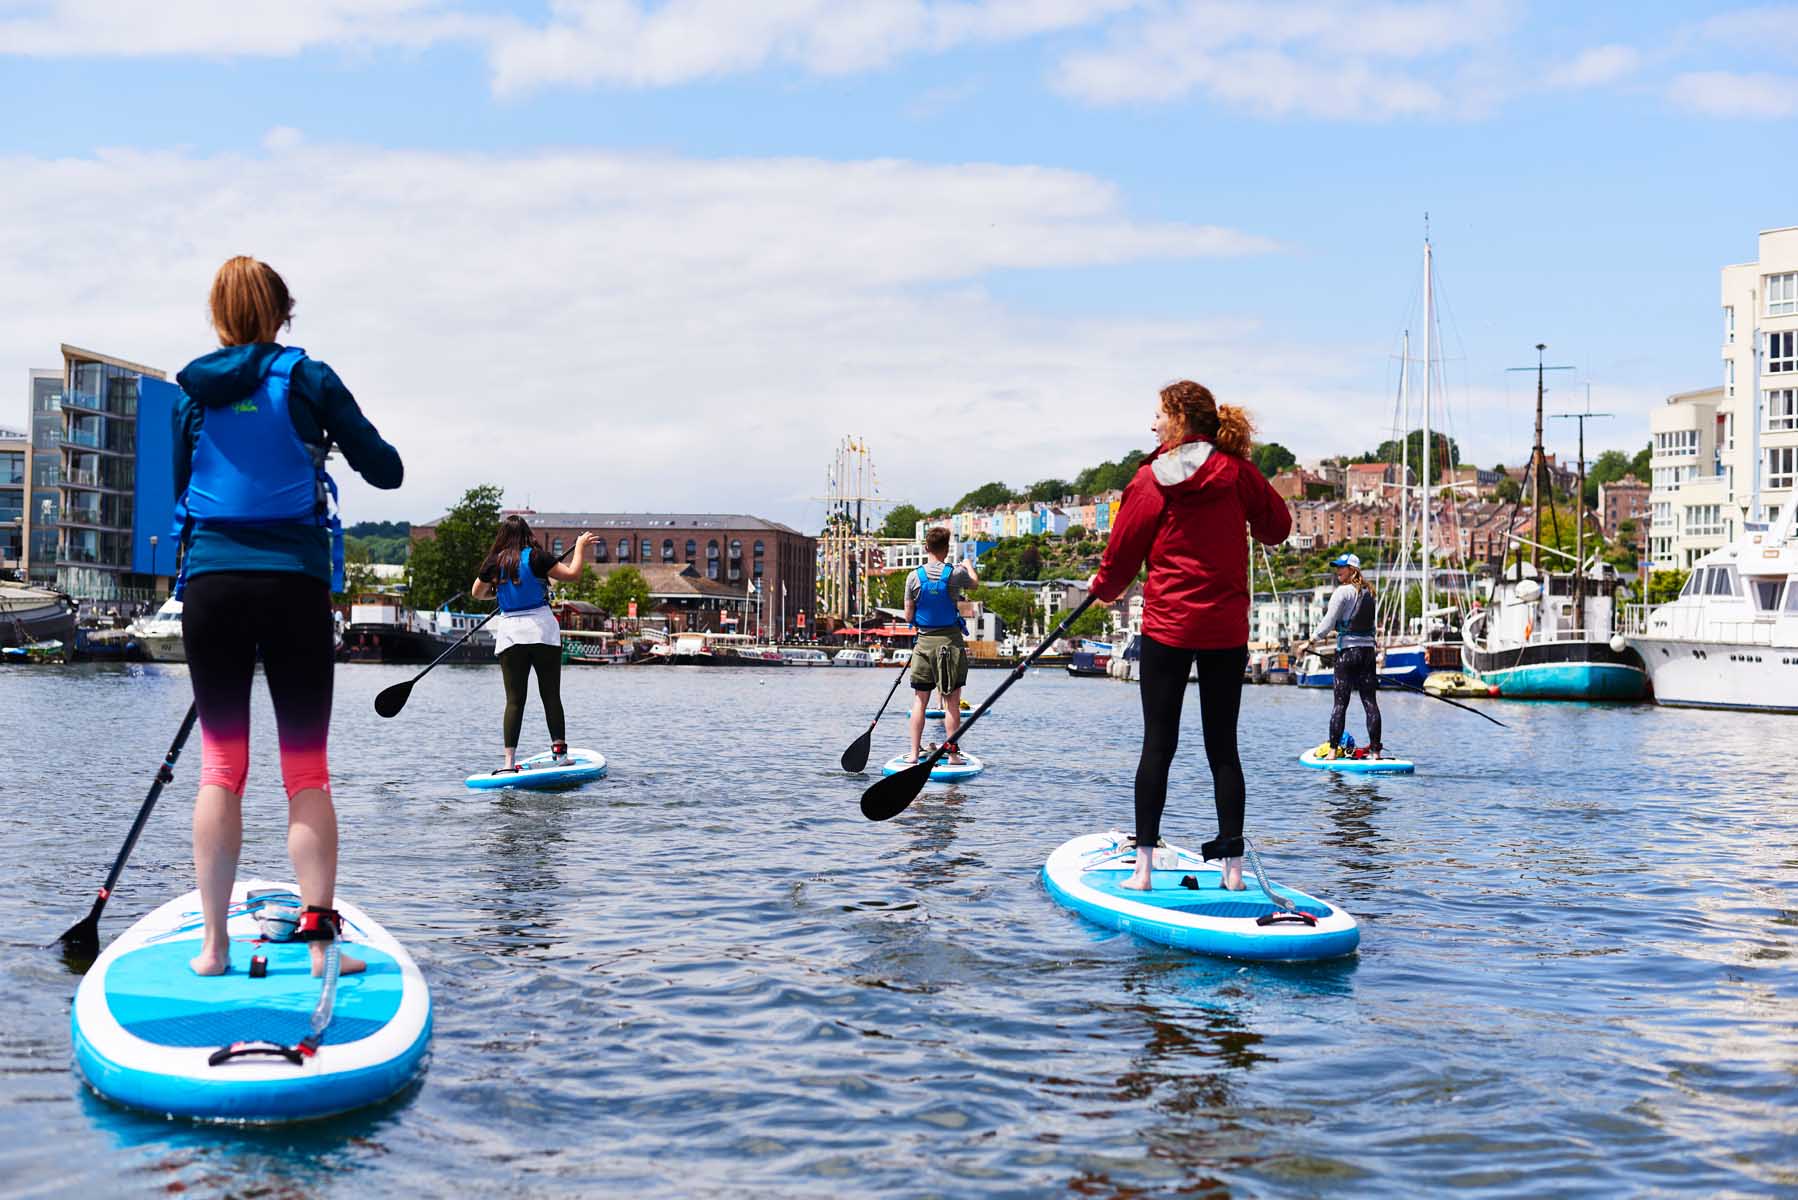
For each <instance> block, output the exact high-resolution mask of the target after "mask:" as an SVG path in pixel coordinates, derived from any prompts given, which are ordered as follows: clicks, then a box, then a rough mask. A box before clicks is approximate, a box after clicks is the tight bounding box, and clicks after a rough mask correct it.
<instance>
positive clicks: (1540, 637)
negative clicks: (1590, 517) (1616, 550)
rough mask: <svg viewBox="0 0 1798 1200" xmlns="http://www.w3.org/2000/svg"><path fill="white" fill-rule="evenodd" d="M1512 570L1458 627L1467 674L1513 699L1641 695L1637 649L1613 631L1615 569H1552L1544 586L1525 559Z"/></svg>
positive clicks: (1644, 676) (1643, 670) (1644, 673)
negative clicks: (1578, 572)
mask: <svg viewBox="0 0 1798 1200" xmlns="http://www.w3.org/2000/svg"><path fill="white" fill-rule="evenodd" d="M1509 574H1510V576H1511V577H1510V578H1506V579H1501V580H1498V581H1497V582H1496V583H1494V585H1493V588H1492V596H1491V603H1490V604H1489V605H1487V606H1486V607H1485V608H1482V609H1480V610H1479V611H1477V612H1474V613H1473V614H1471V615H1470V616H1469V617H1468V618H1467V622H1466V624H1465V625H1464V626H1463V627H1462V647H1461V659H1462V663H1463V669H1464V670H1465V671H1466V673H1467V674H1468V675H1471V676H1472V677H1473V678H1475V679H1477V680H1480V681H1481V682H1483V683H1486V684H1489V685H1491V686H1493V687H1496V688H1497V689H1498V694H1499V695H1501V696H1507V697H1511V698H1513V699H1528V700H1640V699H1642V697H1643V696H1645V695H1646V694H1647V692H1648V669H1647V667H1646V665H1645V664H1644V663H1643V661H1642V656H1641V655H1640V654H1639V653H1637V652H1636V650H1635V649H1633V648H1632V647H1631V646H1629V645H1628V644H1627V643H1626V642H1625V641H1624V639H1623V638H1621V637H1618V636H1615V635H1614V634H1613V632H1612V628H1611V613H1612V605H1613V601H1614V597H1615V594H1616V590H1617V587H1618V581H1617V577H1616V572H1615V571H1614V570H1612V569H1611V568H1609V567H1606V566H1604V565H1602V564H1600V565H1599V566H1598V567H1595V568H1594V569H1593V570H1592V571H1590V572H1588V574H1587V577H1586V578H1585V579H1584V580H1577V579H1576V578H1575V577H1574V575H1573V574H1572V573H1571V572H1550V573H1549V574H1548V582H1547V586H1546V587H1544V586H1543V585H1542V583H1541V581H1540V580H1538V579H1537V578H1536V576H1535V574H1534V572H1533V571H1532V570H1531V568H1530V567H1529V566H1528V564H1523V563H1520V564H1518V565H1517V566H1516V567H1514V568H1513V569H1512V571H1511V572H1510V573H1509ZM1576 593H1579V595H1576ZM1576 602H1577V603H1578V604H1579V606H1580V607H1583V609H1584V614H1583V618H1582V616H1581V614H1580V612H1579V611H1578V608H1576Z"/></svg>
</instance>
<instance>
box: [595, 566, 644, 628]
mask: <svg viewBox="0 0 1798 1200" xmlns="http://www.w3.org/2000/svg"><path fill="white" fill-rule="evenodd" d="M633 600H634V601H636V602H637V615H638V616H639V617H646V616H648V615H649V581H648V580H646V579H644V578H643V572H641V571H639V570H637V568H635V567H613V568H612V570H611V572H610V573H609V574H607V576H606V577H605V580H604V582H602V583H601V584H600V585H599V587H598V589H597V590H596V591H595V593H594V598H593V603H594V604H597V605H599V606H600V607H601V608H603V609H605V610H606V611H607V612H608V613H610V614H611V615H612V616H614V617H624V616H629V615H630V611H631V601H633Z"/></svg>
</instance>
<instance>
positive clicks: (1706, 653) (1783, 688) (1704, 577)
mask: <svg viewBox="0 0 1798 1200" xmlns="http://www.w3.org/2000/svg"><path fill="white" fill-rule="evenodd" d="M1795 521H1798V505H1786V506H1784V511H1783V512H1781V513H1780V515H1779V519H1778V521H1776V522H1775V523H1774V525H1773V527H1772V528H1771V529H1768V528H1767V527H1765V526H1757V525H1751V526H1749V527H1748V528H1747V531H1746V532H1744V533H1743V534H1742V536H1741V537H1738V538H1737V539H1735V541H1733V542H1731V543H1730V544H1729V545H1727V546H1724V547H1722V548H1721V549H1718V550H1713V551H1711V552H1710V553H1709V554H1707V555H1705V556H1704V557H1703V558H1701V559H1699V560H1698V561H1697V563H1695V564H1694V565H1693V567H1692V573H1691V574H1690V575H1689V576H1688V577H1687V578H1686V585H1685V587H1684V588H1682V589H1681V591H1680V593H1679V597H1678V598H1677V599H1675V600H1674V601H1672V602H1671V603H1668V604H1661V605H1657V606H1655V607H1652V608H1650V607H1649V606H1647V605H1632V606H1631V607H1630V610H1629V614H1628V616H1629V621H1628V625H1627V631H1628V640H1629V644H1630V645H1632V646H1634V647H1635V648H1636V651H1637V653H1639V654H1640V655H1641V656H1642V661H1643V663H1644V664H1645V665H1646V666H1647V667H1648V674H1649V678H1650V679H1651V680H1652V682H1653V686H1654V698H1655V701H1656V702H1657V703H1660V704H1675V705H1686V706H1692V707H1699V708H1748V709H1764V710H1771V711H1776V712H1798V544H1795V542H1794V533H1795V530H1794V522H1795Z"/></svg>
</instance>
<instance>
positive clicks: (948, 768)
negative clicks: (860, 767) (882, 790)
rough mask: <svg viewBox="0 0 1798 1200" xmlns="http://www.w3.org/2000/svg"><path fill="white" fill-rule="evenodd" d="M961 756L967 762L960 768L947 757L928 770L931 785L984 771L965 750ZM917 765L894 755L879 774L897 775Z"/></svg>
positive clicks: (979, 762)
mask: <svg viewBox="0 0 1798 1200" xmlns="http://www.w3.org/2000/svg"><path fill="white" fill-rule="evenodd" d="M961 756H962V757H963V758H965V759H967V760H968V761H967V762H965V763H962V764H961V765H960V766H957V765H956V764H954V763H952V762H950V761H949V759H948V757H947V756H944V757H943V758H940V759H938V760H937V763H936V765H935V766H933V767H931V768H930V781H931V782H932V783H953V782H955V781H956V780H958V779H972V778H974V776H976V775H978V774H980V773H981V772H982V771H984V770H986V764H985V763H984V762H982V761H981V760H980V759H978V758H976V757H975V756H974V755H972V754H969V753H968V752H967V751H966V750H963V751H962V752H961ZM925 757H926V758H928V757H929V753H928V752H926V753H925ZM917 765H918V764H917V763H908V762H906V761H905V755H903V754H895V755H894V756H893V757H892V758H890V759H888V760H887V762H886V765H885V766H883V767H881V768H880V773H881V774H882V775H897V774H898V773H899V772H901V771H909V770H910V769H911V768H913V767H915V766H917Z"/></svg>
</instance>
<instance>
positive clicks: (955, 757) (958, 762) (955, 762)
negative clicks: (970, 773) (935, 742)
mask: <svg viewBox="0 0 1798 1200" xmlns="http://www.w3.org/2000/svg"><path fill="white" fill-rule="evenodd" d="M949 765H950V766H952V767H965V766H967V765H968V760H967V759H965V758H963V757H962V756H961V752H960V751H959V750H957V751H952V752H951V753H950V755H949Z"/></svg>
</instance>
